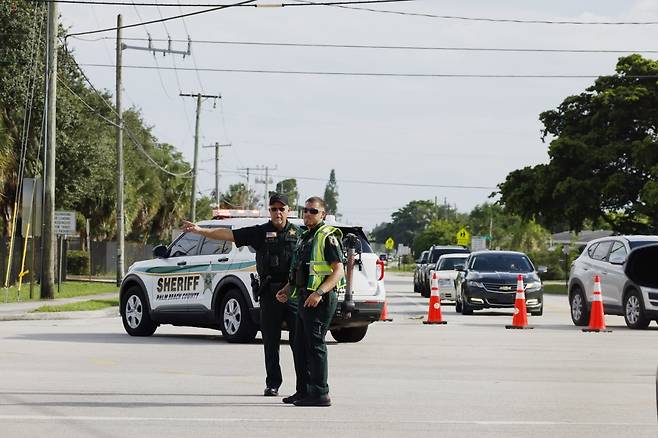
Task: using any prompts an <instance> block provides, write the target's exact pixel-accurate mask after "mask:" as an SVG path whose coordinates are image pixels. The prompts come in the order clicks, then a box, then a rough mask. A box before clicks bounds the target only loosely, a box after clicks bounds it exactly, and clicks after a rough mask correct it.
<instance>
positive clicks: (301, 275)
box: [290, 222, 345, 289]
mask: <svg viewBox="0 0 658 438" xmlns="http://www.w3.org/2000/svg"><path fill="white" fill-rule="evenodd" d="M322 225H324V222H320V223H319V224H318V225H316V226H315V228H313V229H312V230H310V231H309V230H307V231H304V233H303V234H302V237H301V239H300V241H299V244H298V245H297V249H296V252H297V254H296V256H297V266H292V267H291V271H290V274H291V278H290V280H291V284H294V285H295V286H297V287H298V288H303V289H305V288H306V285H307V284H308V276H309V265H310V262H311V250H312V248H313V237H314V236H315V232H316V231H317V230H318V228H319V227H321V226H322ZM324 258H325V260H326V261H327V263H329V264H332V263H334V262H341V263H345V256H344V255H343V247H342V244H341V242H340V241H339V240H338V239H337V238H336V237H335V236H329V237H327V240H326V242H325V245H324Z"/></svg>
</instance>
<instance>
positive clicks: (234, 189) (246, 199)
mask: <svg viewBox="0 0 658 438" xmlns="http://www.w3.org/2000/svg"><path fill="white" fill-rule="evenodd" d="M221 204H222V208H229V209H230V208H241V209H253V208H256V205H257V204H258V197H257V196H256V193H255V192H254V191H253V190H252V189H250V188H248V187H247V185H246V184H245V183H237V184H231V185H230V186H229V188H228V191H226V193H224V194H223V195H222V198H221Z"/></svg>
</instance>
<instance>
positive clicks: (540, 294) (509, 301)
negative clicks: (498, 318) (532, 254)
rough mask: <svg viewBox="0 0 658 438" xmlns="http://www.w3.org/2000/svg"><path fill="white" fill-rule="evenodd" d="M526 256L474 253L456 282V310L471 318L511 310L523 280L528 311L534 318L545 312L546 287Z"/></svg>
mask: <svg viewBox="0 0 658 438" xmlns="http://www.w3.org/2000/svg"><path fill="white" fill-rule="evenodd" d="M545 271H546V268H543V267H542V268H541V269H539V271H537V270H535V266H534V265H533V264H532V262H531V261H530V259H529V258H528V256H527V255H525V254H524V253H522V252H516V251H477V252H473V253H471V255H470V256H469V257H468V259H467V260H466V265H465V267H464V269H463V270H461V271H459V274H458V275H457V280H456V289H457V301H456V305H455V310H456V311H457V312H461V313H462V314H463V315H470V314H472V313H473V311H474V310H481V309H488V308H512V307H514V301H515V299H516V282H517V277H518V276H519V274H521V275H522V276H523V286H524V288H525V298H526V308H527V309H528V312H530V314H531V315H534V316H540V315H542V314H543V312H544V286H543V284H542V282H541V279H540V278H539V275H537V272H545Z"/></svg>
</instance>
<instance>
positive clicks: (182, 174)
mask: <svg viewBox="0 0 658 438" xmlns="http://www.w3.org/2000/svg"><path fill="white" fill-rule="evenodd" d="M63 47H64V52H65V53H66V55H67V58H68V60H70V61H71V62H72V63H73V65H75V66H76V67H77V69H78V71H79V72H80V74H81V75H82V77H83V78H84V80H85V82H86V83H87V84H88V85H89V87H91V89H92V90H93V91H94V92H95V93H96V94H97V95H98V96H99V97H100V99H101V101H102V102H103V103H104V104H105V106H107V107H108V108H109V110H110V112H111V113H112V114H114V115H118V113H117V111H116V109H115V108H114V107H113V106H112V105H110V104H109V103H108V102H107V100H105V97H104V96H103V94H102V93H101V92H100V91H98V89H96V87H94V84H93V83H92V82H91V80H90V79H89V77H88V76H87V75H86V73H85V72H84V70H83V69H82V67H81V66H80V64H78V62H77V61H76V60H75V58H74V57H73V56H72V55H71V54H70V52H69V49H68V45H67V44H66V40H64V42H63ZM61 82H62V84H63V85H64V86H65V87H66V88H67V89H68V90H69V91H70V92H71V93H72V94H74V95H75V96H76V97H77V98H78V99H80V100H81V101H82V102H83V103H84V104H85V106H87V108H89V109H90V110H91V111H92V112H94V113H95V114H96V115H98V116H100V117H101V118H102V119H103V120H104V121H106V122H108V123H110V124H111V125H112V126H115V127H117V124H116V123H115V122H114V121H112V120H109V119H107V118H106V117H105V116H103V115H102V114H101V113H100V112H98V110H96V109H94V108H93V107H92V106H91V105H89V104H88V103H87V102H86V101H85V100H84V99H83V98H82V97H80V96H78V95H77V94H76V93H75V92H74V91H73V90H71V89H70V88H69V87H68V86H66V83H65V82H64V81H61ZM123 130H124V131H125V132H126V134H128V138H130V141H132V142H133V144H134V145H135V147H137V149H139V151H140V152H141V153H142V154H143V155H144V156H145V157H146V158H147V159H148V160H149V161H150V162H151V163H153V165H154V166H156V167H157V168H158V169H160V170H161V171H162V172H164V173H167V174H169V175H171V176H184V175H187V174H189V173H191V172H192V169H189V170H188V171H187V172H184V173H173V172H170V171H169V170H167V169H165V168H164V167H162V166H161V165H160V164H158V162H157V161H155V159H153V158H152V157H151V156H150V155H149V154H148V152H146V149H144V146H142V144H141V143H140V142H139V141H138V140H137V139H136V138H135V135H134V134H133V133H132V132H131V131H130V129H128V127H127V126H126V125H125V124H124V126H123Z"/></svg>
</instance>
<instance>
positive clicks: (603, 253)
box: [590, 240, 612, 260]
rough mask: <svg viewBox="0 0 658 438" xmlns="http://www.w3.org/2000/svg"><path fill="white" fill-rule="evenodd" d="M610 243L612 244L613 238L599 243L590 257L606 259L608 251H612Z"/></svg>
mask: <svg viewBox="0 0 658 438" xmlns="http://www.w3.org/2000/svg"><path fill="white" fill-rule="evenodd" d="M610 245H612V241H611V240H608V241H606V242H601V243H599V245H598V246H597V247H596V249H595V250H594V252H593V253H592V255H591V256H590V257H592V258H593V259H594V260H605V258H606V257H607V256H608V252H609V251H610Z"/></svg>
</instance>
